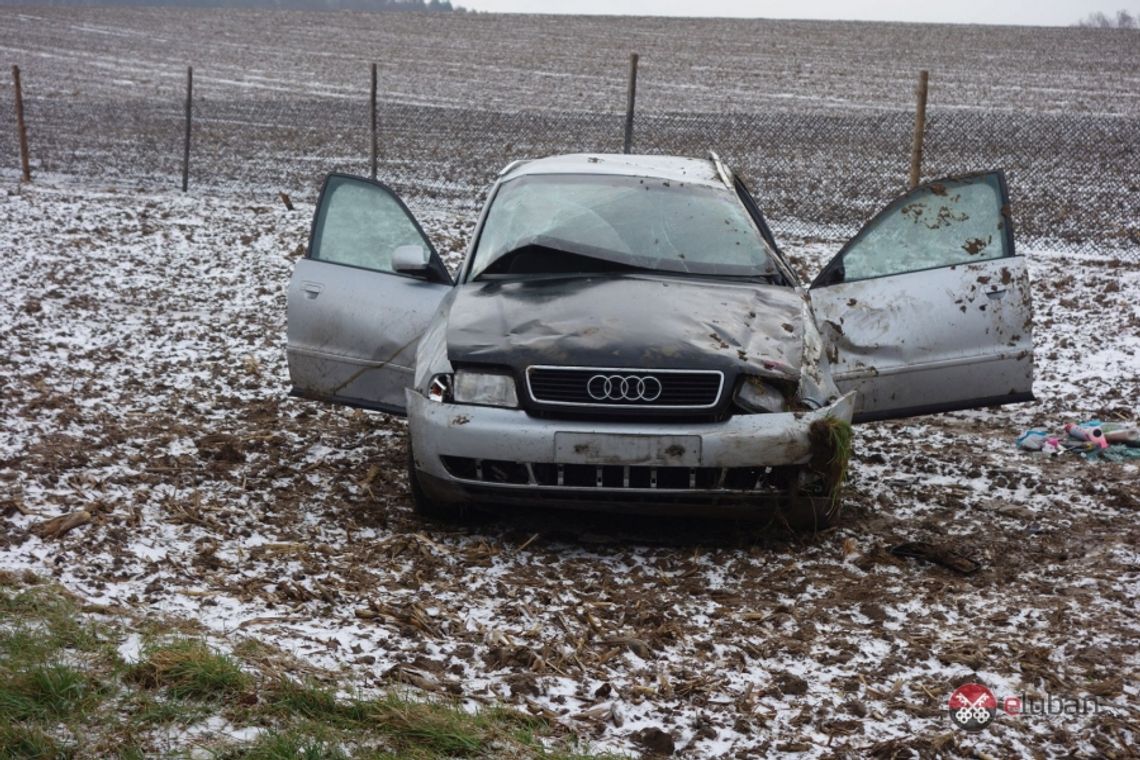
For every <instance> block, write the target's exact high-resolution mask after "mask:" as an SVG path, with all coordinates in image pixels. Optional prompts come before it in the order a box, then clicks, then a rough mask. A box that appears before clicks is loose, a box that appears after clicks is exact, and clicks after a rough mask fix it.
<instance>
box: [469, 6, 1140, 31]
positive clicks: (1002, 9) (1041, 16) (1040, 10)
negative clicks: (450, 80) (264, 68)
mask: <svg viewBox="0 0 1140 760" xmlns="http://www.w3.org/2000/svg"><path fill="white" fill-rule="evenodd" d="M455 1H456V2H457V4H458V5H462V6H465V7H467V8H471V9H473V10H480V11H502V12H522V13H614V14H622V15H632V16H744V17H751V18H757V17H759V18H822V19H861V20H867V21H930V22H950V23H958V24H1028V25H1041V26H1058V25H1059V26H1068V25H1070V24H1073V23H1075V22H1076V21H1078V20H1079V19H1082V18H1084V17H1085V16H1087V15H1088V14H1089V13H1090V12H1092V11H1095V10H1103V11H1104V12H1105V13H1107V14H1110V15H1112V14H1115V13H1116V10H1117V9H1118V8H1121V7H1123V8H1128V9H1129V10H1130V11H1131V12H1133V13H1136V12H1137V11H1138V10H1140V2H1137V0H1119V2H1109V3H1108V5H1100V4H1098V3H1097V2H1096V0H1092V2H1090V0H1083V2H1082V0H953V1H952V2H945V1H943V2H937V3H930V2H915V0H455Z"/></svg>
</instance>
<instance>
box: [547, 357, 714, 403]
mask: <svg viewBox="0 0 1140 760" xmlns="http://www.w3.org/2000/svg"><path fill="white" fill-rule="evenodd" d="M526 379H527V387H528V389H529V391H530V397H531V399H532V400H533V401H535V402H537V403H540V404H557V405H561V406H587V407H603V408H622V409H638V408H649V409H662V408H664V409H711V408H712V407H715V406H716V405H717V402H718V401H720V394H721V389H722V388H723V386H724V374H723V373H721V372H717V371H710V370H675V369H670V370H666V369H654V370H634V369H607V368H595V367H537V366H536V367H528V368H527V372H526Z"/></svg>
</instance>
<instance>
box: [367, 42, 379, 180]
mask: <svg viewBox="0 0 1140 760" xmlns="http://www.w3.org/2000/svg"><path fill="white" fill-rule="evenodd" d="M369 114H370V115H371V118H372V152H371V154H370V155H371V164H370V166H371V167H372V179H376V157H377V154H378V152H379V151H378V150H377V144H376V140H377V135H376V64H375V63H374V64H372V100H371V107H370V110H369Z"/></svg>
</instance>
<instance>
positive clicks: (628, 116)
mask: <svg viewBox="0 0 1140 760" xmlns="http://www.w3.org/2000/svg"><path fill="white" fill-rule="evenodd" d="M637 60H638V56H637V53H630V54H629V93H628V96H627V97H626V101H625V142H624V148H623V152H625V153H629V151H630V149H632V148H633V104H634V101H635V100H636V99H637Z"/></svg>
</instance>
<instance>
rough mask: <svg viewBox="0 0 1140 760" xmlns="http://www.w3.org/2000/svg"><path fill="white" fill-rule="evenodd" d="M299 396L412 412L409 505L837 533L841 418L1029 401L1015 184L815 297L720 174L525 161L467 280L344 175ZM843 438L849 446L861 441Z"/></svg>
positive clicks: (317, 266) (891, 238) (957, 193)
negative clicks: (559, 511)
mask: <svg viewBox="0 0 1140 760" xmlns="http://www.w3.org/2000/svg"><path fill="white" fill-rule="evenodd" d="M288 359H289V373H290V378H291V381H292V386H293V390H292V392H293V394H294V395H299V396H304V397H308V398H314V399H321V400H325V401H331V402H335V403H340V404H348V405H352V406H358V407H365V408H369V409H376V410H381V411H384V412H389V413H393V414H406V415H407V417H408V433H409V459H408V477H409V481H410V486H411V491H412V495H413V498H414V504H415V509H416V511H417V512H419V513H420V514H421V515H423V516H426V517H431V518H448V517H456V516H459V515H460V514H462V513H463V512H464V510H466V509H467V508H469V507H470V506H472V505H479V504H501V505H517V506H523V507H539V506H543V505H546V506H554V507H569V508H600V509H617V510H624V511H640V512H649V513H664V512H677V511H683V512H686V513H690V514H714V513H716V514H729V515H737V516H754V515H769V516H777V517H781V518H784V519H786V520H787V521H788V522H789V523H791V524H795V525H808V526H815V527H821V526H823V525H825V524H827V522H828V520H830V519H832V518H833V517H834V515H835V513H836V508H837V504H838V503H839V502H838V500H837V498H836V495H837V493H838V488H839V485H840V481H841V478H842V470H843V465H844V464H845V460H844V461H840V460H841V459H843V457H845V455H846V454H845V451H843V450H842V446H841V445H839V444H837V443H836V441H837V440H839V439H841V438H842V436H838V435H836V434H835V433H836V431H840V432H841V431H842V430H843V429H844V428H845V427H846V429H847V432H848V434H849V426H848V425H849V423H850V422H852V421H854V422H859V421H863V420H881V419H888V418H895V417H905V416H911V415H917V414H926V413H932V412H940V411H948V410H954V409H962V408H968V407H976V406H989V405H994V404H1003V403H1008V402H1016V401H1025V400H1029V399H1031V398H1032V392H1031V389H1032V373H1033V351H1032V338H1031V304H1030V296H1029V286H1028V275H1027V270H1026V265H1025V261H1024V258H1023V257H1021V256H1018V255H1016V254H1015V251H1014V244H1013V228H1012V225H1011V222H1010V217H1009V199H1008V193H1007V189H1006V183H1005V178H1004V176H1003V175H1002V173H1001V172H988V173H979V174H970V175H963V176H956V177H951V178H947V179H944V180H940V181H938V182H932V183H929V184H927V185H923V186H920V187H918V188H916V189H914V190H912V191H910V192H909V193H907V194H905V195H904V196H902V197H900V198H898V199H896V200H895V201H894V202H892V203H891V204H890V205H888V206H887V207H886V208H885V209H884V210H883V211H881V212H880V213H879V214H878V215H877V216H875V217H874V218H873V219H872V220H871V221H870V222H869V223H868V224H867V225H866V226H865V227H864V228H863V229H862V230H861V231H860V232H859V233H858V234H857V235H856V236H855V237H854V238H852V239H851V240H850V241H849V242H848V243H847V244H846V245H845V246H843V248H842V249H841V250H840V251H839V252H838V254H837V255H836V256H835V258H834V259H832V260H831V262H830V263H829V264H828V265H827V266H825V267H824V269H823V270H822V272H820V274H819V275H818V276H817V277H816V278H815V280H814V281H813V282H812V283H811V284H810V286H806V285H804V284H802V283H801V282H800V280H799V278H798V277H797V275H796V272H795V271H794V270H793V268H792V266H791V265H790V264H789V262H788V260H787V259H786V258H785V256H784V255H783V253H782V252H781V250H780V248H779V247H778V246H777V244H776V241H775V240H774V239H773V236H772V234H771V231H770V229H769V227H768V225H767V223H766V221H765V219H764V216H763V215H762V213H761V211H760V208H759V206H758V205H757V203H756V201H755V200H754V199H753V197H752V195H751V194H750V192H749V190H748V188H747V187H746V186H745V184H744V183H743V182H742V181H741V180H740V179H739V178H738V177H736V176H735V175H734V174H733V173H732V172H731V170H730V169H729V168H728V167H726V166H725V165H724V164H723V163H722V162H721V161H720V160H719V159H718V158H717V157H716V156H715V155H712V156H711V158H709V159H707V160H706V159H695V158H678V157H666V156H630V155H569V156H555V157H551V158H545V159H540V160H533V161H525V162H516V163H514V164H511V165H510V166H508V167H507V168H506V169H504V170H503V171H502V172H501V173H500V175H499V177H498V179H497V181H496V182H495V183H494V185H493V186H492V188H491V190H490V193H489V197H488V201H487V203H486V205H485V207H484V209H483V212H482V214H481V215H480V217H479V220H478V223H477V225H476V227H475V230H474V233H473V236H472V240H471V243H470V245H469V248H468V250H467V254H466V257H465V259H464V261H463V263H462V265H461V267H460V268H459V271H458V274H457V275H456V276H455V277H454V278H453V277H452V275H451V273H450V272H449V271H448V269H447V267H446V266H445V265H444V263H443V261H442V260H441V259H440V257H439V255H438V253H437V252H436V250H435V248H434V247H433V246H432V243H431V241H430V240H429V239H428V237H427V235H426V234H425V233H424V231H423V229H422V228H421V227H420V225H419V223H418V222H417V221H416V220H415V218H414V217H413V215H412V214H411V212H410V211H409V210H408V208H407V207H406V206H405V205H404V203H403V202H402V201H401V200H400V199H399V198H398V197H397V196H396V194H395V193H394V192H393V191H392V190H391V189H389V188H388V187H386V186H384V185H383V184H381V183H379V182H375V181H370V180H368V179H363V178H360V177H352V176H347V175H342V174H333V175H330V176H329V177H328V178H327V179H326V180H325V183H324V186H323V188H322V191H321V194H320V199H319V201H318V204H317V209H316V213H315V215H314V219H313V225H312V232H311V235H310V240H309V246H308V250H307V253H306V255H305V256H304V258H302V259H300V260H299V261H298V262H297V265H296V268H295V270H294V273H293V277H292V280H291V283H290V286H289V293H288ZM847 440H849V435H848V439H847Z"/></svg>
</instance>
